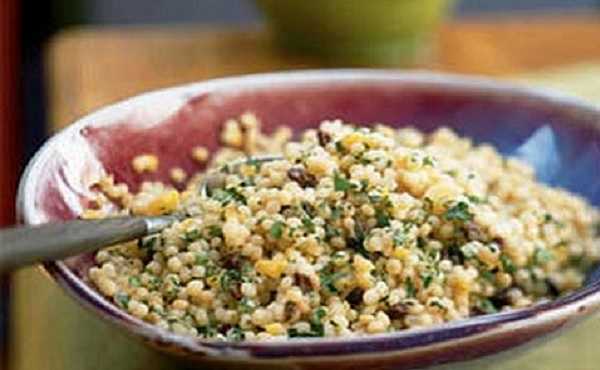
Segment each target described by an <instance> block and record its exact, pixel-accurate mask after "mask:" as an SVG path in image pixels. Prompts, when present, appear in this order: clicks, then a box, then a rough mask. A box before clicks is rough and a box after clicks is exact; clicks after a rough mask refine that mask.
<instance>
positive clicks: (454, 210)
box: [444, 202, 473, 222]
mask: <svg viewBox="0 0 600 370" xmlns="http://www.w3.org/2000/svg"><path fill="white" fill-rule="evenodd" d="M444 218H445V219H446V220H448V221H462V222H466V221H471V220H472V219H473V214H472V213H471V212H470V211H469V205H468V204H467V203H466V202H458V203H456V204H455V205H453V206H452V207H450V208H448V210H447V211H446V213H444Z"/></svg>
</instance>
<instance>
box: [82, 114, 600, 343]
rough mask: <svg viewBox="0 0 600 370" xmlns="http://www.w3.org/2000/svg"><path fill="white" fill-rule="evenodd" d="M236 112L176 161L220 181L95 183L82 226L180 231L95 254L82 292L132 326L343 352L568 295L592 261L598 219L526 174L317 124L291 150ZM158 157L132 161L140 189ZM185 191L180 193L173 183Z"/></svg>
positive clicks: (413, 135) (461, 148) (452, 143)
mask: <svg viewBox="0 0 600 370" xmlns="http://www.w3.org/2000/svg"><path fill="white" fill-rule="evenodd" d="M290 139H291V130H289V129H288V128H280V129H279V130H278V131H276V132H275V133H274V134H272V135H265V134H264V133H262V132H261V130H260V123H259V122H258V120H257V118H256V117H254V116H253V115H251V114H245V115H243V116H242V117H241V118H240V119H238V120H230V121H228V122H227V123H226V124H225V125H224V129H223V131H222V134H221V140H222V142H223V149H221V150H220V151H219V152H217V153H212V154H211V153H209V151H208V150H207V149H206V148H204V147H201V146H198V147H196V148H194V149H193V151H192V153H189V155H190V156H191V157H192V158H194V159H195V160H196V161H198V162H199V163H204V162H207V161H209V162H210V163H211V165H210V168H213V169H215V170H219V171H222V172H227V170H228V168H227V166H226V164H227V163H228V162H230V161H231V160H232V159H234V158H239V157H244V156H253V155H259V154H265V153H281V154H282V155H283V158H284V159H283V160H277V161H273V162H269V163H260V162H257V161H253V160H252V159H249V160H248V161H247V162H246V164H244V165H242V166H241V168H240V169H239V171H237V172H233V173H229V174H228V175H227V177H226V181H225V185H224V186H222V187H221V188H218V189H213V190H212V191H211V192H210V194H209V195H208V196H203V195H201V194H200V193H199V192H198V184H199V181H201V179H202V177H203V176H204V175H203V174H196V175H195V176H192V175H193V174H187V173H185V171H183V170H182V169H180V168H174V169H172V170H171V172H170V177H171V180H172V184H161V183H145V184H143V185H142V187H141V189H140V191H139V192H138V193H136V194H131V193H129V191H128V189H127V187H126V186H125V185H122V184H115V183H114V181H113V179H112V177H107V178H105V179H103V180H102V181H100V182H99V183H98V184H97V185H96V188H97V189H99V192H98V196H97V199H96V200H95V202H94V204H95V207H94V209H89V210H88V211H86V212H85V213H84V215H83V217H86V218H99V217H107V216H109V215H110V214H111V213H112V214H115V212H113V211H109V210H110V209H115V208H118V209H119V211H118V212H116V214H136V215H158V214H164V213H171V212H176V211H177V212H184V213H185V214H187V215H188V216H189V217H188V218H186V219H185V220H184V221H181V222H178V223H176V224H175V225H174V226H172V227H171V228H169V229H167V230H165V231H164V232H162V233H161V234H160V235H153V236H149V237H146V238H144V239H141V240H138V241H135V242H130V243H126V244H121V245H117V246H113V247H110V248H107V249H103V250H101V251H99V252H98V253H97V254H96V264H97V265H96V266H95V267H93V268H91V269H90V271H89V278H90V281H91V283H92V284H93V285H94V286H95V287H96V288H97V289H98V290H99V291H100V292H101V293H102V294H103V295H104V296H106V297H107V298H108V299H110V300H111V301H113V302H114V304H116V305H117V306H119V307H120V308H122V309H123V310H126V311H127V312H129V313H130V314H131V315H133V316H135V317H137V318H139V319H141V320H144V321H146V322H149V323H151V324H154V325H157V326H159V327H161V328H164V329H168V330H171V331H173V332H175V333H179V334H184V335H191V336H197V337H202V338H216V339H220V340H230V341H240V340H280V339H287V338H294V337H333V336H358V335H367V334H376V333H386V332H392V331H398V330H405V329H410V328H416V327H425V326H430V325H435V324H440V323H444V322H447V321H451V320H458V319H465V318H469V317H472V316H477V315H482V314H490V313H495V312H499V311H504V310H510V309H515V308H519V307H525V306H529V305H532V304H534V303H536V302H539V301H542V300H547V299H553V298H555V297H557V296H559V295H561V294H564V293H567V292H570V291H573V290H574V289H577V288H578V287H580V286H581V284H582V282H583V279H584V277H585V272H586V271H587V269H588V268H589V267H590V266H591V265H593V264H594V263H595V262H596V261H597V260H598V259H599V256H600V251H599V247H598V246H599V241H598V236H597V234H596V230H595V225H596V224H597V222H598V219H599V215H598V212H597V211H596V210H595V209H594V208H592V207H591V206H590V205H588V204H587V203H586V202H585V201H584V200H583V199H581V198H580V197H578V196H576V195H573V194H570V193H568V192H566V191H564V190H560V189H556V188H551V187H548V186H546V185H543V184H540V183H538V182H536V179H535V174H534V171H533V170H532V168H530V167H529V166H527V165H526V164H524V163H522V162H519V161H517V160H515V159H511V158H503V157H502V156H500V155H499V154H498V152H497V151H496V150H495V149H494V148H493V147H492V146H490V145H478V146H475V145H473V144H472V142H471V141H470V140H469V139H466V138H462V137H459V136H457V135H456V134H455V133H454V132H452V131H451V130H449V129H447V128H440V129H438V130H437V131H435V132H433V133H431V134H424V133H422V132H420V131H418V130H416V129H412V128H401V129H394V128H391V127H387V126H384V125H376V126H373V127H372V128H365V127H357V126H352V125H349V124H345V123H343V122H341V121H328V122H323V123H322V124H321V125H320V127H319V128H318V129H311V130H307V131H305V132H304V133H303V134H302V138H301V140H300V141H298V142H291V141H290ZM158 165H159V158H157V157H156V156H154V155H152V154H148V153H140V157H137V158H135V159H134V160H133V163H132V166H133V167H134V168H135V170H136V171H139V173H140V176H143V174H144V173H147V172H150V171H154V170H156V168H157V167H158ZM188 176H190V179H189V186H188V188H187V190H185V191H182V192H180V191H177V190H176V189H175V187H173V185H177V184H178V183H181V182H184V181H187V180H188Z"/></svg>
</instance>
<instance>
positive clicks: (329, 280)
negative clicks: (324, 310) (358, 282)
mask: <svg viewBox="0 0 600 370" xmlns="http://www.w3.org/2000/svg"><path fill="white" fill-rule="evenodd" d="M344 276H346V273H345V272H342V271H338V272H330V271H323V270H321V272H319V279H320V280H321V286H322V287H323V288H325V290H327V291H328V292H329V293H337V292H338V289H337V288H336V287H335V283H336V282H337V281H338V280H339V279H340V278H342V277H344Z"/></svg>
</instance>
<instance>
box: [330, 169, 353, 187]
mask: <svg viewBox="0 0 600 370" xmlns="http://www.w3.org/2000/svg"><path fill="white" fill-rule="evenodd" d="M353 187H354V185H353V184H352V183H351V182H350V181H348V179H346V178H345V177H342V176H341V175H340V174H339V173H338V172H336V173H335V174H334V175H333V188H334V189H335V191H348V190H350V189H352V188H353Z"/></svg>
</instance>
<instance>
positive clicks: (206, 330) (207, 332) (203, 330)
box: [196, 325, 217, 338]
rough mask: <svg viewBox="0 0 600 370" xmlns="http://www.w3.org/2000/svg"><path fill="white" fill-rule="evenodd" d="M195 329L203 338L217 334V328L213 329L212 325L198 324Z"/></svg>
mask: <svg viewBox="0 0 600 370" xmlns="http://www.w3.org/2000/svg"><path fill="white" fill-rule="evenodd" d="M196 329H197V330H198V334H200V335H201V336H203V337H205V338H212V337H214V336H215V335H217V329H215V328H214V327H213V326H212V325H206V326H199V327H197V328H196Z"/></svg>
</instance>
